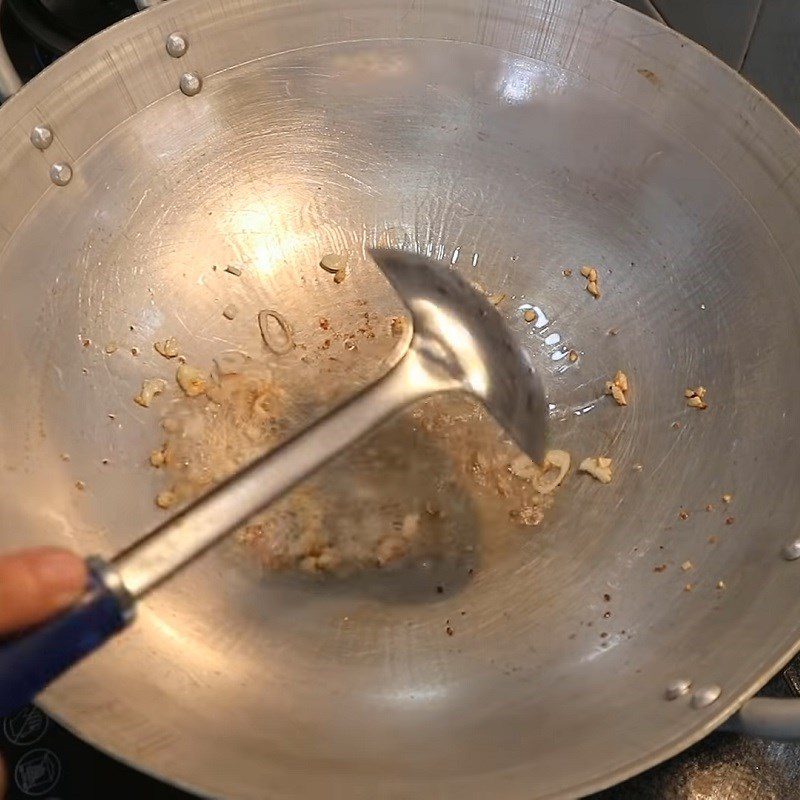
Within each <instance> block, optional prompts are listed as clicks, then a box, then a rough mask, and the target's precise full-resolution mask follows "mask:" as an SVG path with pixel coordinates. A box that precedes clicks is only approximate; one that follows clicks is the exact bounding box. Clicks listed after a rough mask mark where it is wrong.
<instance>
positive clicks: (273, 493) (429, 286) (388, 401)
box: [0, 250, 547, 716]
mask: <svg viewBox="0 0 800 800" xmlns="http://www.w3.org/2000/svg"><path fill="white" fill-rule="evenodd" d="M370 254H371V255H372V257H373V258H374V259H375V262H376V263H377V265H378V266H379V267H380V268H381V270H382V271H383V273H384V275H385V276H386V277H387V278H388V279H389V282H390V283H391V284H392V286H394V288H395V289H396V291H397V292H398V294H399V295H400V297H401V298H402V299H403V301H404V303H405V304H406V306H407V307H408V309H409V311H410V312H411V316H412V320H413V336H412V338H411V343H410V345H409V346H408V349H407V350H406V352H405V353H404V354H403V355H402V357H401V358H400V359H399V361H398V362H397V363H396V364H395V365H394V367H392V369H391V370H390V371H389V372H388V373H387V374H386V375H384V376H383V377H382V378H380V379H379V380H378V381H377V382H375V383H374V384H372V385H371V386H369V387H367V388H366V389H364V390H363V391H362V392H361V393H360V394H358V395H356V396H355V397H354V398H352V399H351V400H349V401H347V402H346V403H344V404H343V405H341V406H340V407H339V408H337V409H335V410H334V411H332V412H331V413H329V414H328V415H326V416H324V417H323V418H322V419H320V420H319V421H318V422H316V423H314V424H313V425H311V426H310V427H309V428H307V429H306V430H304V431H302V432H301V433H300V434H298V435H297V436H295V437H294V438H292V439H290V440H289V441H287V442H285V443H284V444H282V445H281V446H280V447H278V448H276V449H275V450H274V451H272V452H271V453H268V454H267V455H265V456H263V457H262V458H260V459H258V460H256V461H255V462H253V463H252V464H251V465H250V466H249V467H247V468H245V469H244V470H242V471H241V472H239V473H237V474H236V475H234V476H233V477H231V478H229V479H228V480H227V481H225V482H224V483H222V484H220V485H219V486H217V487H216V488H215V489H214V490H212V491H211V492H209V493H208V494H207V495H205V496H204V497H201V498H200V499H199V500H197V501H195V502H194V503H192V504H191V505H189V506H188V507H187V508H185V509H184V510H183V511H181V512H179V513H178V514H177V515H175V516H174V517H172V518H171V519H170V520H168V521H167V522H165V523H164V524H163V525H161V526H159V527H158V528H156V529H155V530H154V531H152V532H151V533H150V534H148V535H147V536H145V537H143V538H142V539H140V540H139V541H137V542H136V543H135V544H133V545H132V546H131V547H129V548H128V549H126V550H124V551H123V552H121V553H119V554H118V555H117V556H116V557H115V558H113V559H112V560H111V562H110V563H108V562H105V561H103V560H102V559H99V558H96V557H92V558H90V559H89V567H90V573H91V576H92V580H91V586H90V587H89V590H88V591H87V593H86V595H85V596H84V597H83V598H82V599H81V601H80V602H79V603H78V604H77V605H76V606H74V607H73V608H72V609H70V610H69V611H67V612H66V613H65V614H63V615H61V616H60V617H58V618H56V619H55V620H53V621H51V622H48V623H46V624H45V625H42V626H41V627H39V628H36V629H35V630H34V631H32V632H29V633H26V634H24V635H23V636H21V637H18V638H15V639H13V640H12V641H10V642H7V643H5V644H4V645H2V646H0V716H3V715H6V714H8V713H10V712H12V711H14V710H16V709H17V708H19V707H20V706H21V705H23V704H24V703H27V702H29V701H30V700H31V699H32V698H33V697H34V696H35V695H36V694H37V693H38V692H39V691H41V690H42V689H43V688H44V687H45V686H46V685H47V684H48V683H50V682H51V681H52V680H53V679H54V678H55V677H57V676H58V675H59V674H60V673H61V672H63V671H64V670H66V669H68V668H69V667H70V666H71V665H72V664H74V663H75V662H76V661H78V660H79V659H80V658H82V657H83V656H85V655H87V654H88V653H89V652H91V651H92V650H94V649H96V648H97V647H98V646H99V645H100V644H102V643H103V642H104V641H105V640H106V639H108V638H109V637H110V636H112V635H113V634H114V633H116V632H117V631H119V630H121V629H122V628H123V627H125V625H126V624H127V623H129V622H130V621H131V620H132V619H133V616H134V610H135V604H136V601H137V600H138V599H139V598H141V597H143V596H144V595H146V594H147V593H148V592H149V591H150V590H151V589H153V588H155V587H156V586H158V585H159V584H160V583H162V582H163V581H165V580H166V579H167V578H169V577H170V576H171V575H173V574H174V573H175V572H177V571H178V570H179V569H182V568H183V567H185V566H186V565H187V564H189V563H190V562H191V561H192V560H194V559H195V558H197V557H198V556H199V555H201V554H202V553H203V552H205V551H206V550H207V549H208V548H210V547H212V546H213V545H214V544H216V543H217V542H218V541H220V540H221V539H222V538H223V537H224V536H226V535H227V534H229V533H231V532H232V531H233V530H235V529H236V528H238V527H239V526H240V525H242V523H244V522H246V521H247V520H248V519H249V518H251V517H252V516H253V515H254V514H256V513H257V512H259V511H261V510H262V509H264V508H265V507H266V506H268V505H269V504H270V503H272V502H273V501H275V500H277V499H278V498H279V497H281V496H282V495H284V494H285V493H286V492H288V491H289V490H290V489H291V488H292V487H294V486H295V485H296V484H298V483H299V482H300V481H302V480H303V478H305V477H307V476H308V475H310V474H311V473H312V472H314V471H315V470H317V469H319V467H321V466H322V465H323V464H325V463H326V462H328V461H329V460H330V459H332V458H333V457H334V456H336V455H338V454H339V453H341V452H342V451H343V450H344V449H345V448H346V447H348V446H349V445H351V444H352V443H353V442H355V441H356V440H358V439H360V438H361V437H362V436H363V435H364V434H366V433H368V432H369V431H370V430H372V429H373V428H374V427H375V426H377V425H378V424H380V423H381V422H382V421H384V420H385V419H386V418H387V417H389V416H391V415H393V414H395V413H396V412H398V411H400V410H402V409H403V408H405V407H407V406H408V405H410V404H411V403H414V402H415V401H417V400H420V399H422V398H423V397H427V396H429V395H432V394H437V393H440V392H448V391H455V390H461V391H466V392H469V393H470V394H472V395H474V396H475V397H477V398H478V399H479V400H481V401H482V402H483V404H484V405H485V406H486V408H487V409H488V410H489V412H490V413H491V414H492V415H493V416H494V418H495V419H496V420H497V421H498V422H499V423H500V424H501V425H502V426H503V427H504V428H505V429H506V431H507V432H508V433H509V434H510V435H511V437H512V438H513V439H514V441H515V442H516V443H517V444H518V445H519V447H520V448H521V449H522V450H524V451H525V452H526V453H527V454H528V455H529V456H531V458H533V459H534V460H535V461H541V459H542V456H543V449H544V438H545V423H546V418H547V402H546V399H545V394H544V390H543V388H542V383H541V380H540V378H539V377H538V375H537V374H536V372H535V371H534V369H533V367H532V365H531V363H530V361H529V359H528V356H527V354H526V353H525V351H524V350H523V349H522V348H521V347H520V345H519V344H518V343H517V342H516V341H515V339H514V337H513V336H512V334H511V333H510V331H509V330H508V328H507V327H506V325H505V323H504V322H503V319H502V317H501V316H500V314H499V313H498V312H497V310H496V309H495V308H494V307H493V306H492V305H491V304H490V303H489V302H488V301H487V300H486V299H485V298H484V297H483V296H481V294H479V293H478V292H477V291H475V290H474V289H473V288H472V287H471V286H470V285H469V284H468V283H467V282H466V281H465V280H464V279H463V278H461V277H460V276H459V275H458V274H457V273H456V272H455V271H454V270H452V269H448V268H446V267H444V266H443V265H441V264H438V263H437V262H435V261H432V260H431V259H428V258H425V257H423V256H420V255H414V254H410V253H405V252H402V251H399V250H372V251H370Z"/></svg>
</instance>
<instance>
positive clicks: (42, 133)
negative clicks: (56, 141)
mask: <svg viewBox="0 0 800 800" xmlns="http://www.w3.org/2000/svg"><path fill="white" fill-rule="evenodd" d="M31 144H32V145H33V146H34V147H35V148H36V149H37V150H47V148H48V147H50V145H51V144H53V131H52V129H50V128H49V127H48V126H47V125H36V126H34V128H33V130H32V131H31Z"/></svg>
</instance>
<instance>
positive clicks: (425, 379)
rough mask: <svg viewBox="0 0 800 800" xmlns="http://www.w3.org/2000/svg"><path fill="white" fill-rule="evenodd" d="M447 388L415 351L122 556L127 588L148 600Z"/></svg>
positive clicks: (117, 565) (119, 558) (118, 558)
mask: <svg viewBox="0 0 800 800" xmlns="http://www.w3.org/2000/svg"><path fill="white" fill-rule="evenodd" d="M440 388H442V386H441V381H438V380H437V379H435V378H433V377H432V376H431V375H430V374H429V373H428V372H427V371H426V369H425V367H424V366H423V363H422V361H421V359H420V356H419V355H418V353H417V351H416V350H415V348H414V347H413V345H412V347H411V348H410V349H409V350H408V351H407V352H406V354H405V355H404V356H403V358H402V359H401V360H400V361H399V362H398V363H397V364H396V365H395V366H394V367H393V368H392V369H391V370H390V371H389V372H388V373H387V374H386V375H384V376H383V377H382V378H380V380H378V381H376V382H375V383H374V384H372V385H371V386H369V387H367V388H366V389H364V390H363V391H362V392H361V393H360V394H358V395H356V396H355V397H354V398H352V399H350V400H348V401H347V402H346V403H344V404H342V405H341V406H339V407H338V408H337V409H335V410H334V411H331V412H330V413H329V414H327V415H326V416H324V417H322V419H320V420H318V421H317V422H315V423H314V424H313V425H311V426H310V427H308V428H306V429H305V430H304V431H302V432H301V433H299V434H297V435H296V436H295V437H294V438H292V439H289V440H288V441H287V442H284V443H283V444H282V445H279V446H278V447H277V448H275V450H273V451H272V452H271V453H268V454H267V455H266V456H263V457H261V458H260V459H258V460H257V461H255V462H253V463H252V464H251V465H250V466H248V467H246V468H245V469H244V470H242V471H241V472H239V473H237V474H236V475H234V476H233V477H231V478H229V479H228V480H227V481H225V482H224V483H221V484H219V485H218V486H216V487H215V488H214V489H213V490H212V491H211V492H209V493H208V494H206V495H204V496H203V497H201V498H200V499H199V500H197V501H195V502H194V503H192V504H191V505H189V506H188V507H186V508H185V509H183V510H182V511H180V512H179V513H178V514H177V515H175V516H174V517H172V519H170V520H169V521H168V522H166V523H164V524H163V525H161V526H160V527H158V528H156V530H154V531H153V532H152V533H150V534H149V535H148V536H145V537H144V538H142V539H140V540H139V541H138V542H136V543H135V544H133V545H132V546H131V547H129V548H128V549H127V550H125V551H124V552H122V553H120V554H119V555H117V556H116V557H115V558H114V559H113V564H114V566H115V568H116V570H117V572H118V573H119V576H120V578H121V579H122V583H123V584H124V586H125V587H126V588H127V590H128V592H130V594H131V595H132V596H133V597H135V598H137V599H138V598H140V597H142V596H143V595H144V594H146V593H147V592H149V591H150V590H151V589H153V588H154V587H155V586H158V584H159V583H161V582H162V581H164V580H166V579H167V578H169V577H170V576H171V575H172V574H174V573H175V572H176V571H177V570H179V569H182V568H183V567H185V566H186V565H187V564H188V563H190V562H191V561H192V560H193V559H195V558H196V557H197V556H199V555H201V554H202V553H204V552H205V551H206V550H208V548H209V547H211V546H213V545H214V544H216V543H217V542H218V541H219V540H220V539H221V538H222V537H223V536H226V535H227V534H229V533H230V532H231V531H234V530H236V529H237V528H239V527H240V526H241V525H242V524H244V523H245V522H247V520H249V519H250V518H252V517H253V515H254V514H257V513H258V512H259V511H261V510H263V509H264V508H266V507H267V506H268V505H270V504H271V503H273V502H274V501H275V500H277V499H278V498H279V497H281V496H283V495H284V494H286V492H288V491H289V490H290V489H292V488H293V487H294V486H296V485H297V484H298V483H299V482H300V481H302V480H303V479H304V478H306V477H307V476H308V475H310V474H311V473H312V472H314V471H315V470H317V469H319V467H321V466H322V465H323V464H325V463H326V462H328V461H330V460H331V459H332V458H334V457H335V456H337V455H338V454H339V453H341V452H342V451H343V450H345V449H346V448H347V447H348V446H349V445H351V444H352V443H353V442H355V441H356V440H357V439H360V438H361V437H362V436H363V435H364V434H365V433H368V432H369V431H371V430H372V429H373V428H375V426H376V425H378V424H379V423H380V422H382V421H383V420H385V419H386V418H387V417H389V416H391V415H392V414H394V413H396V412H397V411H399V410H400V409H402V408H404V407H405V406H407V405H408V404H409V403H411V402H413V401H414V400H416V399H419V398H421V397H424V396H426V395H429V394H432V393H434V392H435V391H438V390H439V389H440Z"/></svg>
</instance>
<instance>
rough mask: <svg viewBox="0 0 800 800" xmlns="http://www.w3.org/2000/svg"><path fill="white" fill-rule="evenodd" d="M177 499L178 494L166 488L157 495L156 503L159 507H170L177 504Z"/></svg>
mask: <svg viewBox="0 0 800 800" xmlns="http://www.w3.org/2000/svg"><path fill="white" fill-rule="evenodd" d="M177 500H178V496H177V495H176V494H175V492H173V491H171V490H170V489H165V490H164V491H163V492H159V493H158V494H157V495H156V505H157V506H158V507H159V508H170V507H172V506H174V505H175V503H176V502H177Z"/></svg>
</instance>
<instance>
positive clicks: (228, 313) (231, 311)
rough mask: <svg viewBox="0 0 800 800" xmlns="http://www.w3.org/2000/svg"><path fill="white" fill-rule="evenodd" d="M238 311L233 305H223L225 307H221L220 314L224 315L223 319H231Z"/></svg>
mask: <svg viewBox="0 0 800 800" xmlns="http://www.w3.org/2000/svg"><path fill="white" fill-rule="evenodd" d="M238 313H239V309H238V308H236V306H234V305H230V306H225V308H223V309H222V316H223V317H225V319H233V318H234V317H235V316H236V315H237V314H238Z"/></svg>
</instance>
